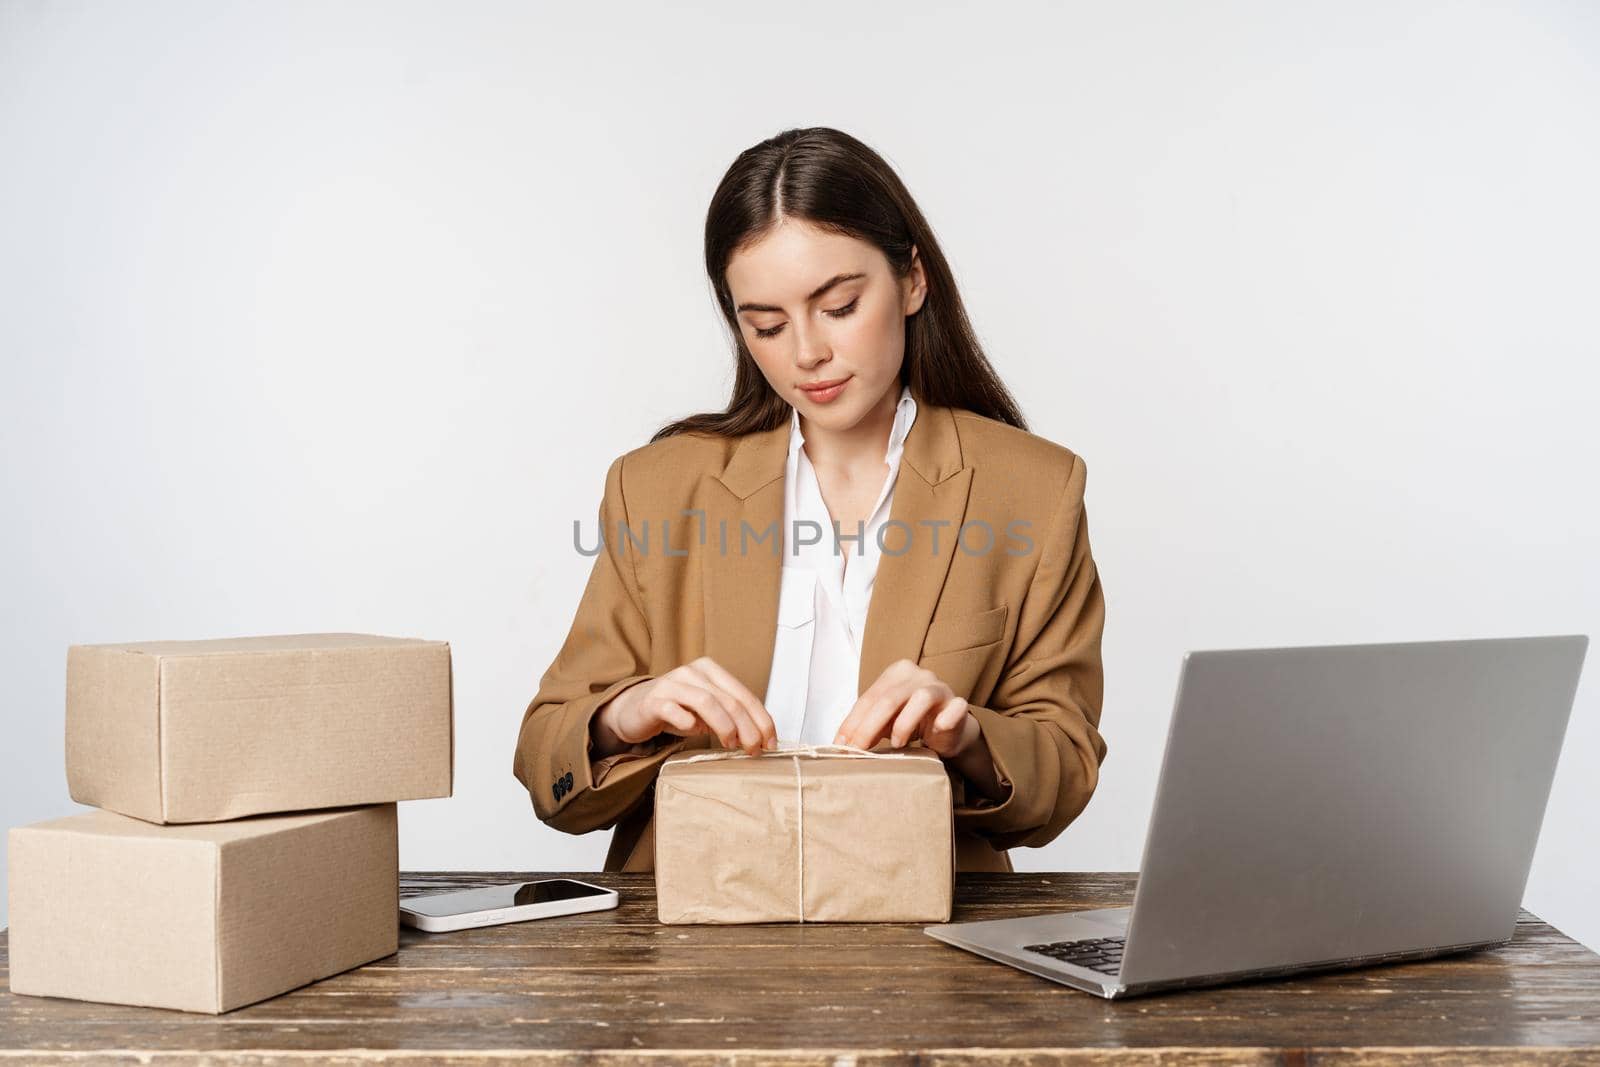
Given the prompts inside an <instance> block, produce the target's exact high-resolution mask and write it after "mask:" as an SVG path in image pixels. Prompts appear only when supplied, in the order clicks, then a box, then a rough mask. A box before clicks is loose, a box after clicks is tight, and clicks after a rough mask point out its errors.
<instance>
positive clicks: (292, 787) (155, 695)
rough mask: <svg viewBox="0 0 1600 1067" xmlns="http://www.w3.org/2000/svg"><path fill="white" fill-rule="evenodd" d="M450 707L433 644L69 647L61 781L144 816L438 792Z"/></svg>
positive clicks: (302, 637)
mask: <svg viewBox="0 0 1600 1067" xmlns="http://www.w3.org/2000/svg"><path fill="white" fill-rule="evenodd" d="M452 703H453V701H452V685H451V677H450V646H449V644H448V643H446V642H444V641H422V640H416V639H412V638H399V637H374V636H371V635H368V634H294V635H288V636H279V637H233V638H221V639H215V640H208V641H150V642H144V643H137V644H121V645H74V646H72V647H71V648H69V649H68V650H67V788H68V790H69V792H70V793H71V795H72V799H73V800H76V801H77V802H78V803H80V804H90V805H93V806H95V807H97V808H107V809H109V810H111V811H118V812H121V813H122V814H124V815H133V816H136V817H138V818H141V819H146V820H149V821H150V822H157V823H185V822H218V821H222V820H225V819H236V818H239V817H241V816H245V815H258V814H263V813H272V812H284V811H303V810H307V809H315V808H332V807H344V806H348V805H352V804H386V803H390V802H393V801H398V800H420V799H423V798H426V797H447V796H449V795H450V792H451V788H452V785H453V777H454V768H455V751H454V736H455V735H454V725H453V720H454V714H453V709H452Z"/></svg>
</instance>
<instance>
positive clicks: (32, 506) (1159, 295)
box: [0, 0, 1600, 945]
mask: <svg viewBox="0 0 1600 1067" xmlns="http://www.w3.org/2000/svg"><path fill="white" fill-rule="evenodd" d="M997 15H998V21H997ZM1597 57H1600V22H1597V15H1596V11H1595V8H1594V7H1593V6H1590V5H1586V4H1581V3H1573V4H1570V5H1558V4H1521V5H1514V4H1494V5H1489V4H1484V5H1472V4H1440V5H1428V4H1421V3H1417V4H1403V5H1390V4H1379V3H1362V4H1352V3H1348V2H1341V3H1335V4H1325V5H1308V4H1294V5H1283V4H1277V3H1270V2H1263V3H1212V4H1204V5H1197V4H1182V3H1173V4H1170V5H1151V4H1127V3H1117V4H1110V3H1108V4H1101V5H1091V4H1074V5H1057V4H1041V5H1037V6H1029V5H1007V6H1005V7H1002V8H985V9H983V10H981V11H980V9H979V8H978V7H977V6H976V5H971V6H950V5H944V4H930V3H917V4H907V5H896V4H889V3H873V4H859V3H850V4H842V5H829V4H820V5H814V4H802V5H789V7H788V8H787V9H781V10H780V9H774V10H773V11H772V12H771V13H770V14H765V15H757V14H754V13H752V5H749V4H744V3H726V4H719V5H698V6H695V7H692V8H691V7H689V6H686V5H683V4H674V5H667V6H658V5H648V4H637V5H631V6H629V7H627V8H624V9H620V10H619V9H618V8H617V7H616V6H615V5H605V6H603V7H598V8H596V7H592V6H590V5H581V4H580V5H554V4H548V5H547V4H487V3H479V4H474V5H463V4H453V3H452V4H447V3H439V4H436V5H415V4H393V3H371V4H363V3H344V4H340V5H332V6H325V5H322V4H303V5H281V4H224V3H213V2H205V3H200V2H196V3H192V4H175V3H143V4H136V5H135V4H118V3H93V4H91V3H51V4H43V3H36V2H18V0H7V2H4V3H0V154H3V163H0V301H3V303H0V355H3V360H4V365H3V384H0V438H3V445H4V447H3V452H0V455H3V459H0V463H3V464H4V484H3V490H4V497H3V499H4V501H5V509H6V510H5V521H4V525H3V527H0V559H3V564H0V567H3V570H0V580H3V595H0V603H3V604H4V611H5V612H6V616H5V623H4V632H3V637H4V642H3V644H0V670H3V672H4V679H5V707H4V710H3V712H0V714H3V716H4V743H3V747H0V821H3V822H4V823H5V824H6V825H8V826H15V825H20V824H24V823H29V822H33V821H36V820H40V819H45V818H50V817H55V816H58V815H62V814H66V813H69V812H71V811H73V810H76V808H75V806H74V805H73V804H72V803H71V802H70V801H69V800H68V798H67V793H66V786H65V776H64V771H63V767H62V716H63V675H64V665H65V656H66V647H67V645H68V644H69V643H75V642H102V641H126V640H142V639H151V638H198V637H213V636H224V635H232V634H251V633H292V632H304V631H321V630H357V631H373V632H379V633H388V634H398V635H411V636H421V637H430V638H442V639H446V640H449V641H450V642H451V644H452V645H453V648H454V653H455V672H456V673H455V677H456V700H457V723H456V732H457V782H458V784H457V789H456V794H455V796H454V797H452V798H450V799H448V800H435V801H426V802H416V803H410V804H406V805H403V806H402V809H401V824H402V847H401V861H402V865H403V866H404V867H405V868H407V869H429V868H476V869H492V870H540V869H543V870H559V869H568V868H576V869H598V868H599V866H600V863H601V860H602V857H603V855H604V852H605V847H606V839H607V836H608V835H607V833H606V832H601V833H597V834H592V835H589V836H586V837H582V838H578V837H569V836H565V835H562V834H559V833H556V832H554V831H551V830H549V829H547V828H545V827H544V826H542V825H540V824H539V823H538V821H537V820H536V818H535V817H534V815H533V811H532V808H531V804H530V802H529V798H528V795H527V793H526V792H525V791H524V790H523V788H522V786H521V785H520V784H519V783H518V782H517V781H516V780H515V779H514V778H513V777H512V774H511V760H512V749H513V745H514V742H515V740H516V735H517V728H518V725H519V723H520V721H521V717H522V713H523V710H524V708H525V706H526V704H527V702H528V700H529V699H530V698H531V697H532V695H533V693H534V691H535V689H536V686H537V680H538V678H539V676H540V674H541V673H542V672H543V671H544V669H545V668H546V667H547V666H548V664H549V662H550V660H551V659H552V658H553V656H554V654H555V651H556V649H557V648H558V646H559V644H560V642H561V639H562V638H563V636H564V635H565V632H566V628H567V626H568V624H569V622H570V620H571V617H572V612H573V610H574V608H575V607H576V604H577V599H578V595H579V592H580V591H581V589H582V588H583V584H584V581H585V578H586V576H587V574H588V570H589V566H590V562H591V561H590V560H589V559H588V558H586V557H580V556H579V555H577V554H576V553H575V552H574V550H573V549H572V547H571V536H572V533H571V523H572V521H573V519H575V518H577V519H581V520H582V521H583V522H584V523H585V524H586V529H588V530H589V531H591V533H592V531H593V522H594V515H595V509H596V507H597V505H598V503H599V499H600V491H601V487H602V482H603V477H604V473H605V470H606V466H607V464H608V463H609V462H610V460H611V459H612V458H613V457H615V456H616V455H617V454H619V453H620V452H622V451H625V450H627V449H629V448H633V447H635V446H637V445H640V444H643V443H644V442H645V440H647V438H648V437H649V434H650V432H651V431H653V430H654V429H655V428H656V427H657V426H659V425H660V424H661V423H662V422H663V421H665V420H667V419H668V418H670V417H674V416H677V415H681V414H684V413H687V412H690V411H696V410H707V409H712V408H717V407H720V406H721V405H722V403H723V402H724V400H725V397H726V395H727V387H728V383H729V381H730V380H731V370H730V368H731V362H730V356H729V354H728V346H727V343H726V339H725V337H724V335H723V328H722V326H721V324H720V320H719V319H718V318H717V316H716V314H715V311H714V308H713V303H712V299H711V296H710V292H709V288H708V286H707V283H706V280H705V276H704V271H703V268H702V264H701V258H700V257H701V247H700V241H701V235H702V223H703V217H704V210H705V207H706V203H707V200H708V198H709V196H710V194H711V191H712V188H713V186H714V185H715V183H716V181H717V179H718V178H719V177H720V176H721V174H722V172H723V170H724V169H725V168H726V167H727V165H728V164H729V163H730V162H731V161H732V159H733V158H734V156H735V155H736V154H737V153H738V152H739V151H741V150H742V149H744V148H745V147H747V146H749V145H751V144H753V143H755V142H756V141H758V140H761V139H762V138H764V137H766V136H769V135H771V134H773V133H776V132H777V131H779V130H781V129H783V128H786V127H789V126H803V125H832V126H837V127H839V128H842V129H845V130H847V131H849V132H851V133H853V134H855V135H856V136H858V137H861V138H862V139H863V140H865V141H866V142H868V143H869V144H871V145H873V146H874V147H875V148H877V149H878V150H879V151H880V152H881V153H883V154H884V155H885V156H886V158H888V159H889V161H890V162H891V163H892V164H893V165H894V166H895V167H896V168H897V170H898V171H899V172H900V173H901V175H902V176H903V177H904V179H905V181H906V182H907V184H908V185H909V187H910V189H911V191H912V193H913V195H915V196H916V197H917V198H918V200H919V202H920V203H921V205H922V207H923V209H924V211H925V212H926V214H927V215H928V217H929V218H930V220H931V221H932V223H933V225H934V227H935V229H936V231H937V233H938V235H939V237H940V239H941V241H942V242H943V243H944V247H945V250H946V252H947V254H948V255H949V257H950V259H951V261H952V263H953V265H954V268H955V271H956V275H957V279H958V281H959V283H960V285H961V287H962V291H963V293H964V295H965V299H966V301H967V304H968V307H969V309H970V311H971V313H972V315H973V318H974V321H975V322H976V325H977V328H978V330H979V332H980V335H981V337H982V339H983V341H984V343H985V344H986V346H987V348H988V350H989V352H990V354H991V357H992V358H993V360H994V362H995V363H996V365H997V366H998V368H999V370H1000V372H1001V374H1002V376H1003V377H1004V378H1005V380H1006V381H1007V383H1008V384H1009V385H1010V386H1011V387H1012V388H1013V390H1014V391H1015V392H1016V393H1017V395H1018V396H1019V397H1020V398H1021V400H1022V402H1023V406H1024V409H1025V412H1026V414H1027V416H1028V418H1029V419H1030V420H1031V422H1032V427H1033V429H1034V431H1035V432H1036V433H1039V434H1041V435H1043V436H1046V437H1049V438H1051V439H1054V440H1056V441H1059V442H1061V443H1063V444H1065V445H1067V446H1068V447H1070V448H1072V449H1074V450H1076V451H1078V452H1080V453H1081V454H1082V455H1083V456H1084V457H1085V459H1086V461H1087V463H1088V469H1089V483H1088V508H1089V515H1090V522H1091V532H1092V542H1093V546H1094V550H1095V554H1096V557H1097V559H1098V561H1099V565H1100V567H1101V571H1102V575H1103V580H1104V584H1105V591H1106V598H1107V605H1108V622H1107V629H1106V635H1105V645H1104V650H1105V664H1106V672H1107V686H1106V703H1105V708H1104V717H1103V721H1102V729H1103V731H1104V733H1105V736H1106V738H1107V742H1108V744H1109V752H1108V755H1107V760H1106V764H1105V767H1104V772H1103V778H1102V782H1101V785H1100V787H1099V791H1098V793H1097V794H1096V796H1095V798H1094V800H1093V801H1092V803H1091V804H1090V807H1089V808H1088V810H1087V811H1086V812H1085V813H1084V814H1083V815H1082V816H1081V817H1080V818H1079V819H1078V820H1077V821H1076V822H1075V823H1074V824H1073V825H1072V826H1071V827H1069V828H1068V829H1067V831H1066V832H1065V833H1063V834H1062V836H1061V837H1060V838H1059V839H1058V840H1056V841H1055V842H1053V843H1052V844H1051V845H1050V846H1049V847H1047V848H1044V849H1041V850H1018V851H1016V852H1015V853H1014V854H1013V855H1014V859H1015V861H1016V863H1017V865H1018V866H1019V868H1022V869H1051V870H1058V869H1068V870H1132V869H1134V868H1136V867H1137V866H1138V863H1139V859H1140V855H1141V851H1142V844H1143V839H1144V828H1145V824H1146V820H1147V819H1148V817H1149V813H1150V806H1151V801H1152V798H1153V794H1154V787H1155V777H1156V773H1157V770H1158V765H1159V760H1160V757H1161V753H1162V746H1163V743H1164V739H1165V736H1166V727H1167V721H1168V717H1169V715H1170V713H1171V707H1172V697H1173V692H1174V686H1175V683H1176V680H1177V672H1178V667H1179V663H1180V659H1181V657H1182V654H1183V653H1184V651H1186V650H1188V649H1195V648H1229V647H1249V646H1260V645H1292V644H1321V643H1343V642H1366V641H1384V640H1424V639H1437V638H1453V637H1490V636H1503V635H1520V634H1533V633H1567V632H1583V633H1590V634H1597V635H1600V564H1597V562H1596V550H1597V548H1600V502H1597V495H1596V493H1595V491H1594V488H1593V487H1594V484H1595V467H1596V461H1597V460H1600V431H1597V429H1596V421H1595V418H1594V398H1595V395H1596V390H1597V388H1600V372H1597V371H1596V363H1597V357H1600V350H1597V349H1600V346H1597V342H1596V336H1597V328H1596V318H1595V308H1596V303H1595V297H1596V293H1597V292H1600V259H1597V258H1596V248H1597V247H1600V211H1597V207H1596V204H1597V200H1596V197H1595V195H1594V191H1595V189H1597V188H1600V146H1597V137H1596V132H1595V131H1596V130H1600V73H1597ZM1595 655H1596V652H1595V650H1591V656H1590V658H1591V659H1594V658H1595ZM1597 666H1600V665H1597V664H1596V663H1593V662H1591V663H1590V664H1589V665H1588V670H1587V672H1586V675H1585V678H1584V681H1583V683H1582V686H1581V688H1580V690H1579V694H1578V703H1577V707H1576V709H1575V710H1574V713H1573V719H1572V723H1571V726H1570V728H1569V730H1568V734H1567V745H1566V749H1565V752H1564V755H1563V757H1562V760H1561V764H1560V768H1559V772H1558V775H1557V779H1556V784H1555V791H1554V795H1553V797H1552V798H1551V801H1550V805H1549V809H1548V814H1547V818H1546V822H1545V826H1544V832H1543V835H1542V837H1541V839H1540V843H1539V849H1538V853H1537V857H1536V860H1535V863H1534V868H1533V873H1532V876H1531V879H1530V882H1529V886H1528V892H1527V898H1526V904H1527V906H1528V907H1529V908H1530V909H1532V910H1533V911H1535V912H1536V913H1537V914H1539V915H1541V916H1544V917H1546V918H1548V919H1549V920H1550V921H1551V922H1553V923H1555V924H1556V925H1557V926H1559V927H1560V928H1562V929H1563V930H1565V931H1567V932H1568V933H1570V934H1572V935H1574V936H1576V937H1578V938H1580V939H1583V940H1585V941H1586V942H1587V943H1588V944H1590V945H1600V908H1597V905H1596V901H1600V857H1597V854H1596V850H1595V848H1594V837H1593V833H1592V825H1593V823H1592V813H1593V812H1594V811H1596V810H1597V809H1600V784H1597V783H1600V720H1597V714H1596V713H1597V711H1600V669H1597ZM1462 773H1463V774H1467V775H1470V774H1472V773H1474V769H1473V768H1471V767H1463V768H1462ZM1586 816H1588V817H1589V818H1588V819H1586ZM3 921H4V913H3V912H0V922H3Z"/></svg>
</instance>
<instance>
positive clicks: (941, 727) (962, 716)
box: [933, 697, 967, 733]
mask: <svg viewBox="0 0 1600 1067" xmlns="http://www.w3.org/2000/svg"><path fill="white" fill-rule="evenodd" d="M966 721H967V701H966V698H965V697H952V698H950V699H949V700H948V701H946V702H945V705H944V707H943V708H941V709H940V710H939V713H938V714H937V715H936V716H934V720H933V729H935V730H938V731H939V732H940V733H953V732H955V731H958V730H960V729H961V727H962V726H963V725H965V724H966Z"/></svg>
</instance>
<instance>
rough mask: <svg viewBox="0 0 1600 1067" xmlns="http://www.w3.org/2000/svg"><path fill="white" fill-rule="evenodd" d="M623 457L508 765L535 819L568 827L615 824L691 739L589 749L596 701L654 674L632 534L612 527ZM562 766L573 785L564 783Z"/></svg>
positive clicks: (609, 481)
mask: <svg viewBox="0 0 1600 1067" xmlns="http://www.w3.org/2000/svg"><path fill="white" fill-rule="evenodd" d="M625 458H626V456H619V457H618V458H617V459H616V460H614V461H613V462H612V464H611V467H610V469H609V470H607V471H606V485H605V493H604V496H603V497H602V499H601V502H600V537H601V541H602V542H603V543H602V546H601V549H600V551H599V553H598V554H596V556H595V560H594V567H593V569H592V570H591V571H590V572H589V581H588V584H587V586H585V588H584V591H583V598H582V600H581V601H580V602H579V604H578V610H577V613H576V615H575V617H574V618H573V620H572V627H571V629H570V630H569V631H568V633H567V636H566V640H565V641H564V643H563V644H562V646H561V650H560V651H559V652H558V653H557V655H556V658H555V662H554V663H552V664H551V665H550V668H549V670H547V671H546V672H545V673H544V675H543V677H542V678H541V679H540V680H539V688H538V692H537V693H536V694H535V696H534V698H533V700H532V702H531V703H529V704H528V707H527V710H526V711H525V712H524V714H523V716H522V727H521V729H520V731H519V733H518V735H517V750H516V757H515V759H514V760H513V766H512V771H513V773H514V774H515V775H516V776H517V779H518V780H519V781H520V782H521V783H522V784H523V785H524V786H526V787H527V789H528V792H529V795H530V796H531V797H532V800H533V810H534V812H535V813H536V814H537V815H538V816H539V818H540V819H541V820H542V821H544V822H545V823H548V824H549V825H551V826H553V827H555V828H556V829H557V830H562V831H564V832H566V833H572V834H582V833H588V832H589V831H591V830H599V829H604V828H607V827H611V826H614V825H615V824H616V823H617V822H618V821H619V820H620V819H621V818H622V817H623V816H624V815H626V814H627V813H628V812H629V811H631V810H632V809H633V808H634V806H635V805H637V804H639V803H640V801H641V800H642V799H643V797H644V795H645V793H646V792H647V791H648V790H649V789H650V787H651V785H652V784H653V783H654V781H655V776H656V772H657V771H658V770H659V768H660V766H661V764H662V763H663V762H665V761H666V758H667V757H668V756H670V755H671V754H672V753H674V752H676V751H678V750H679V749H680V748H683V747H684V746H685V745H686V744H687V743H688V741H689V740H690V739H689V738H682V737H673V736H672V735H667V734H661V735H657V736H656V737H655V738H652V739H651V740H649V741H646V742H643V743H641V744H638V745H634V746H633V747H632V748H631V749H630V750H627V751H624V752H619V753H617V754H615V755H612V756H607V757H605V758H604V759H600V760H595V759H594V756H593V753H592V751H591V740H590V735H589V724H590V722H591V720H593V718H594V716H595V714H596V713H597V712H598V711H599V710H600V708H601V706H602V705H603V704H605V703H606V701H608V700H610V699H611V698H612V697H614V696H616V695H617V694H618V693H620V692H622V691H623V690H624V689H626V688H628V687H629V686H631V685H635V684H638V683H639V682H643V681H645V680H647V679H650V678H653V677H656V675H654V674H652V673H651V672H650V662H651V658H650V627H649V622H648V620H647V618H646V615H645V611H644V598H643V596H642V594H641V592H640V587H639V579H638V575H637V573H636V571H635V560H634V555H633V552H634V548H633V543H632V540H631V539H630V538H628V537H627V536H626V535H625V534H621V533H620V531H619V524H626V523H627V521H628V518H627V503H626V500H625V498H624V496H623V460H624V459H625ZM630 528H631V527H630ZM569 772H570V773H571V775H572V779H571V783H572V784H571V787H570V788H566V775H567V774H568V773H569Z"/></svg>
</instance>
